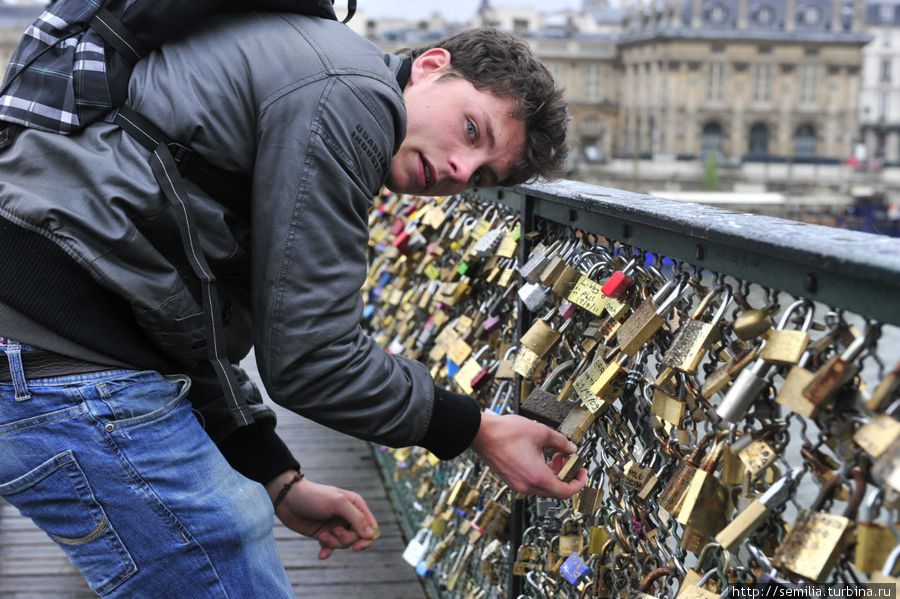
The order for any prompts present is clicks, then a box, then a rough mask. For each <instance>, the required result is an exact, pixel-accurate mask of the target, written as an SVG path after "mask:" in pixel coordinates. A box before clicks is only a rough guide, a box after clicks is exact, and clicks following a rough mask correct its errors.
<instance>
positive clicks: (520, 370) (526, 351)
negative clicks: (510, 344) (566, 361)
mask: <svg viewBox="0 0 900 599" xmlns="http://www.w3.org/2000/svg"><path fill="white" fill-rule="evenodd" d="M554 312H555V310H552V309H551V310H550V311H548V312H547V313H546V314H545V315H544V316H543V317H542V318H540V319H538V320H535V321H534V322H533V323H532V325H531V327H529V329H528V330H527V331H526V332H525V334H524V335H522V338H521V339H520V340H519V345H520V347H521V349H520V350H519V353H518V354H517V355H516V361H515V364H514V366H513V369H514V370H515V371H516V373H517V374H519V375H521V376H524V377H526V378H531V377H532V376H534V374H535V372H536V371H537V367H538V365H539V364H540V361H541V359H542V358H543V357H544V356H545V355H546V354H547V353H548V352H549V351H550V350H551V349H552V348H553V346H554V345H556V342H557V341H559V338H560V337H561V336H562V333H563V332H564V331H565V330H566V329H567V328H568V327H569V326H570V325H571V323H572V321H571V320H567V321H565V322H564V323H563V324H562V325H561V326H560V327H559V329H554V328H553V326H552V325H551V324H550V322H549V321H550V319H552V318H553V315H554Z"/></svg>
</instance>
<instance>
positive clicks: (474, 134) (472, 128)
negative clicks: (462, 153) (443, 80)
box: [466, 121, 478, 139]
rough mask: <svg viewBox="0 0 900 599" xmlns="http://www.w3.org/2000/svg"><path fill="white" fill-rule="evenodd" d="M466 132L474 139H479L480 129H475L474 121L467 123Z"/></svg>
mask: <svg viewBox="0 0 900 599" xmlns="http://www.w3.org/2000/svg"><path fill="white" fill-rule="evenodd" d="M466 132H467V133H468V134H469V137H471V138H472V139H475V138H476V137H478V129H477V128H476V127H475V123H473V122H472V121H466Z"/></svg>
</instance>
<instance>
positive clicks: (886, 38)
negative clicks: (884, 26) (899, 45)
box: [881, 31, 891, 48]
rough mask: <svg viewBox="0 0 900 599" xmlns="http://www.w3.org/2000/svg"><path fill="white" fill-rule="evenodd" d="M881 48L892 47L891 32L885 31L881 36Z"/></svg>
mask: <svg viewBox="0 0 900 599" xmlns="http://www.w3.org/2000/svg"><path fill="white" fill-rule="evenodd" d="M881 47H882V48H890V47H891V32H890V31H885V32H884V33H883V34H882V35H881Z"/></svg>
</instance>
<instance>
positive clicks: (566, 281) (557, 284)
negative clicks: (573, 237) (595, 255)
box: [548, 245, 587, 299]
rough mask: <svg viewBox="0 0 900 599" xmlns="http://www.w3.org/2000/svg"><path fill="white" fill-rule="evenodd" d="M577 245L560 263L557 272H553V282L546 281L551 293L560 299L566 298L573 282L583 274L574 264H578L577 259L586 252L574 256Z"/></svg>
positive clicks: (573, 284) (573, 285) (572, 286)
mask: <svg viewBox="0 0 900 599" xmlns="http://www.w3.org/2000/svg"><path fill="white" fill-rule="evenodd" d="M577 247H578V246H577V245H576V246H575V250H573V252H572V254H571V255H570V258H569V260H567V261H564V262H563V263H562V267H561V268H559V269H558V270H557V272H555V278H554V280H553V282H552V283H548V284H549V285H551V287H550V291H551V293H553V295H555V296H557V297H559V298H561V299H566V298H568V297H569V294H570V293H571V292H572V289H573V288H574V287H575V284H576V283H577V282H578V280H579V279H580V278H581V277H582V276H584V275H583V274H582V273H581V271H579V270H578V269H577V268H576V266H577V265H578V263H579V261H580V260H581V259H582V258H583V257H584V256H585V255H587V254H582V255H580V256H575V252H576V251H577ZM570 262H571V264H570Z"/></svg>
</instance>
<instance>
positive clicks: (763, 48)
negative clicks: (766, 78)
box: [756, 44, 772, 54]
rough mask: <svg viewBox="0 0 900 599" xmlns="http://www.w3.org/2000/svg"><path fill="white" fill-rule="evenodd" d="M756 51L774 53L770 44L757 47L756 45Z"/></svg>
mask: <svg viewBox="0 0 900 599" xmlns="http://www.w3.org/2000/svg"><path fill="white" fill-rule="evenodd" d="M756 51H757V52H758V53H759V54H771V53H772V46H769V45H768V44H766V45H762V46H757V47H756Z"/></svg>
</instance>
